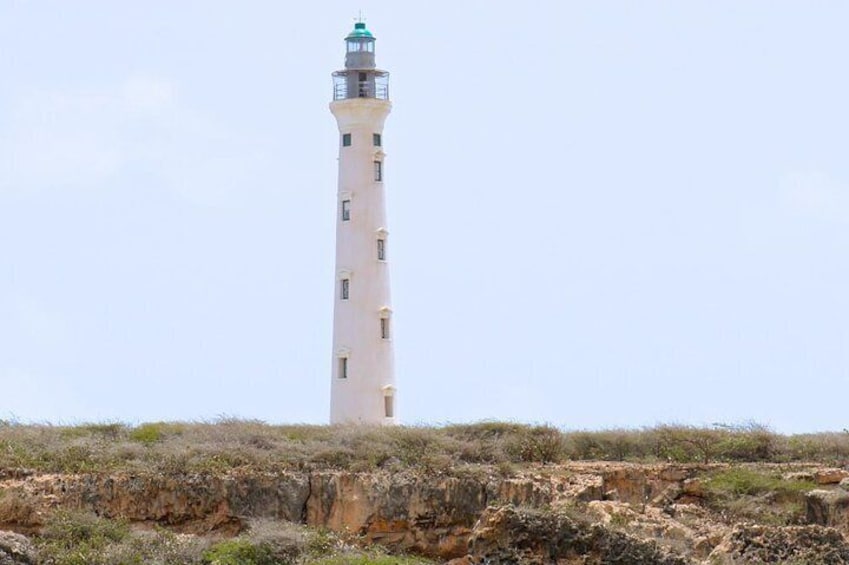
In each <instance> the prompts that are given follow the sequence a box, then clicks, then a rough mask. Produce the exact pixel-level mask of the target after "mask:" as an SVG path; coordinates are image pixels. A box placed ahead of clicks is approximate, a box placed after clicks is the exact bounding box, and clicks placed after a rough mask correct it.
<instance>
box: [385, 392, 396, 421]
mask: <svg viewBox="0 0 849 565" xmlns="http://www.w3.org/2000/svg"><path fill="white" fill-rule="evenodd" d="M383 415H384V416H385V417H387V418H394V417H395V397H394V396H392V395H389V394H387V395H386V396H384V397H383Z"/></svg>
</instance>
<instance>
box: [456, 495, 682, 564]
mask: <svg viewBox="0 0 849 565" xmlns="http://www.w3.org/2000/svg"><path fill="white" fill-rule="evenodd" d="M570 560H575V562H580V563H586V564H609V565H614V564H623V565H625V564H628V565H686V564H688V563H691V561H689V560H688V559H686V558H684V557H681V556H675V555H670V554H669V553H666V552H665V551H664V550H662V549H661V548H660V547H658V546H657V544H655V543H654V542H651V541H644V540H640V539H637V538H635V537H633V536H630V535H628V534H626V533H623V532H619V531H615V530H609V529H606V528H604V527H603V526H601V525H599V524H588V523H584V522H581V521H578V520H574V519H572V518H570V517H569V516H568V515H567V514H565V513H558V512H535V511H532V510H521V511H520V510H517V509H516V508H514V507H513V506H504V507H500V508H495V507H490V508H488V509H487V510H486V511H485V512H484V514H483V515H482V516H481V519H480V520H479V521H478V523H477V525H476V526H475V528H474V531H473V533H472V538H471V540H470V542H469V555H468V556H467V557H466V558H465V560H464V561H465V562H466V563H501V564H508V563H515V564H518V565H525V564H527V565H543V564H549V563H560V562H570Z"/></svg>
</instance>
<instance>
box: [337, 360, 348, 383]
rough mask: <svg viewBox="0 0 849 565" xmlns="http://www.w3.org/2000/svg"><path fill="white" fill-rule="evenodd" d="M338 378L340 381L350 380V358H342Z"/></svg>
mask: <svg viewBox="0 0 849 565" xmlns="http://www.w3.org/2000/svg"><path fill="white" fill-rule="evenodd" d="M338 377H339V378H340V379H347V378H348V358H347V357H340V358H339V374H338Z"/></svg>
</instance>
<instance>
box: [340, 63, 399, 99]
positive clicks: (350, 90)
mask: <svg viewBox="0 0 849 565" xmlns="http://www.w3.org/2000/svg"><path fill="white" fill-rule="evenodd" d="M349 98H376V99H378V100H389V73H387V72H386V71H377V70H374V69H368V70H355V69H352V70H345V71H336V72H335V73H333V100H347V99H349Z"/></svg>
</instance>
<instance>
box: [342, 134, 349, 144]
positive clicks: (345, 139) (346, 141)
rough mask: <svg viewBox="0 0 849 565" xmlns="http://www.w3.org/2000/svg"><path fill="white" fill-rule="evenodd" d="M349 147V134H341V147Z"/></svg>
mask: <svg viewBox="0 0 849 565" xmlns="http://www.w3.org/2000/svg"><path fill="white" fill-rule="evenodd" d="M350 146H351V134H350V133H343V134H342V147H350Z"/></svg>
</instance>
